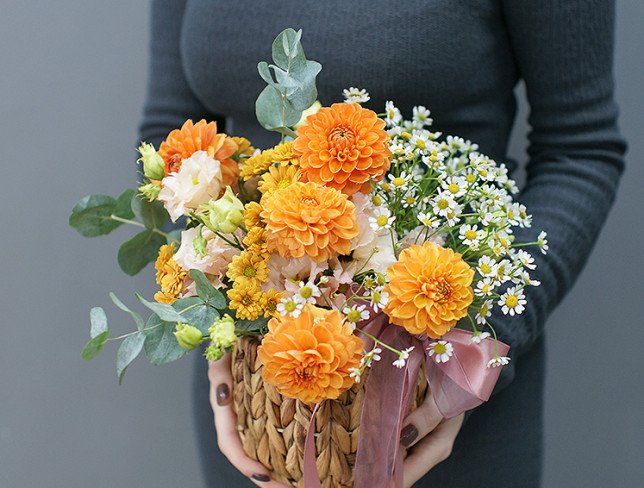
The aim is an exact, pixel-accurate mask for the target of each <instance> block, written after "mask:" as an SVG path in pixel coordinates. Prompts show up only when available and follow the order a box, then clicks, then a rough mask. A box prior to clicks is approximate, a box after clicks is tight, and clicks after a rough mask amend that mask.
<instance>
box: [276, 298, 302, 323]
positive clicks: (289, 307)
mask: <svg viewBox="0 0 644 488" xmlns="http://www.w3.org/2000/svg"><path fill="white" fill-rule="evenodd" d="M276 308H277V311H278V312H279V314H280V315H281V316H282V317H286V316H290V317H295V318H297V317H299V316H300V314H301V313H302V309H303V308H304V302H303V301H302V300H301V299H298V297H290V298H289V297H284V298H282V299H281V300H280V302H279V303H278V304H277V307H276Z"/></svg>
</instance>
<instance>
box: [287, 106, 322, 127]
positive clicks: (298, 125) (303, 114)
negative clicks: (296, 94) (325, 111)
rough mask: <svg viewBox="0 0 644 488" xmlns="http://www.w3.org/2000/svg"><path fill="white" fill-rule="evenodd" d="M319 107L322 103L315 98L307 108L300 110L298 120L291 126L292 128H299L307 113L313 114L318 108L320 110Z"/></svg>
mask: <svg viewBox="0 0 644 488" xmlns="http://www.w3.org/2000/svg"><path fill="white" fill-rule="evenodd" d="M320 108H322V104H321V103H320V101H319V100H316V101H315V102H313V105H311V106H310V107H309V108H307V109H306V110H304V111H303V112H302V117H300V120H299V121H298V123H297V124H295V125H294V126H293V128H294V129H299V128H300V127H302V126H303V125H304V124H305V123H306V118H307V117H308V116H309V115H313V114H314V113H316V112H317V111H318V110H320Z"/></svg>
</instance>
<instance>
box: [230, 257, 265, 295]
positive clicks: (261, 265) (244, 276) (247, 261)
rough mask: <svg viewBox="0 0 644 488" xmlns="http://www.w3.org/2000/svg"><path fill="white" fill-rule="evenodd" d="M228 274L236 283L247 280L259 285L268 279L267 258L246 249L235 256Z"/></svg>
mask: <svg viewBox="0 0 644 488" xmlns="http://www.w3.org/2000/svg"><path fill="white" fill-rule="evenodd" d="M226 276H228V278H230V279H231V280H232V281H234V282H235V283H237V282H247V283H249V284H252V285H253V286H256V287H257V286H259V285H261V284H262V283H263V282H264V281H266V280H267V279H268V267H267V266H266V259H264V258H263V257H262V256H260V255H259V254H255V253H253V252H250V251H244V252H242V253H241V254H240V255H238V256H233V261H232V262H231V263H230V265H228V272H227V273H226Z"/></svg>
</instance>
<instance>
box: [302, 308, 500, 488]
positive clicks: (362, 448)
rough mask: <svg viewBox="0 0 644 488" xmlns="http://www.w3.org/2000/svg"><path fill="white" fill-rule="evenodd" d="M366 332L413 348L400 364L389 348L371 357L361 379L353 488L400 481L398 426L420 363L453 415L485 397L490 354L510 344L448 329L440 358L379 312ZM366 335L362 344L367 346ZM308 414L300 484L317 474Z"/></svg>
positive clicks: (309, 484)
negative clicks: (445, 352)
mask: <svg viewBox="0 0 644 488" xmlns="http://www.w3.org/2000/svg"><path fill="white" fill-rule="evenodd" d="M363 330H365V332H368V333H369V334H370V335H372V336H374V337H376V338H378V340H380V341H382V342H384V343H385V344H388V345H390V346H392V347H393V348H395V349H398V350H404V349H409V348H411V347H413V349H412V350H411V351H410V353H409V357H408V359H407V361H406V362H405V366H404V367H403V368H396V367H394V366H392V362H393V361H394V360H395V359H397V356H396V355H395V354H394V353H393V352H391V351H388V350H385V351H383V353H382V354H381V356H382V359H381V360H380V361H378V362H374V363H373V366H372V367H371V368H370V370H369V375H368V377H367V382H366V385H365V398H364V404H363V408H362V415H361V418H360V438H359V440H358V452H357V454H356V464H355V481H354V484H353V486H354V488H373V487H374V486H392V485H393V486H396V487H401V486H402V476H403V473H402V462H403V456H402V447H401V446H400V431H401V428H402V422H403V420H404V418H405V417H406V415H407V413H408V412H409V408H410V407H411V402H412V400H413V395H414V392H415V390H416V384H417V382H418V373H419V371H420V368H421V367H424V368H425V376H426V378H427V383H428V385H429V388H430V390H431V392H432V394H433V396H434V401H435V402H436V406H437V407H438V409H439V411H440V412H441V414H442V415H443V416H444V417H445V418H451V417H455V416H457V415H460V414H461V413H463V412H465V411H466V410H470V409H472V408H475V407H477V406H479V405H481V404H482V403H484V402H486V401H487V400H488V399H489V398H490V395H491V394H492V390H493V389H494V385H495V384H496V382H497V380H498V378H499V374H500V372H501V368H488V367H487V363H488V361H489V360H490V359H492V358H493V357H494V356H497V355H501V356H505V355H507V353H508V351H509V349H510V347H509V346H508V345H507V344H504V343H502V342H500V341H495V340H492V339H489V338H488V339H483V340H482V341H481V342H480V343H479V344H475V343H473V342H472V340H471V338H472V333H471V332H467V331H464V330H460V329H452V330H450V331H449V332H448V333H447V334H445V336H444V337H443V339H444V340H446V341H448V342H449V343H451V344H452V348H453V350H452V356H451V357H450V358H449V360H448V361H446V362H444V363H437V362H435V361H434V360H432V359H431V358H428V357H427V354H426V349H427V348H428V347H429V344H430V342H431V339H428V338H426V337H425V338H422V337H418V336H412V335H411V334H409V333H408V332H407V331H406V330H405V329H403V328H402V327H399V326H397V325H392V324H389V322H388V320H387V317H386V316H385V315H384V314H379V315H378V316H377V317H375V318H374V319H373V320H371V321H369V323H368V324H367V325H366V326H364V327H363ZM371 342H372V341H370V340H369V339H367V338H365V347H366V348H367V349H369V348H370V345H371V344H370V343H371ZM317 407H318V406H317V405H316V407H315V409H314V410H313V413H312V415H311V425H310V426H309V429H308V432H307V436H306V442H305V445H304V486H305V487H306V488H318V487H320V486H321V484H320V479H319V477H318V474H317V470H316V467H315V439H314V433H315V413H316V411H317Z"/></svg>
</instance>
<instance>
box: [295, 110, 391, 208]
mask: <svg viewBox="0 0 644 488" xmlns="http://www.w3.org/2000/svg"><path fill="white" fill-rule="evenodd" d="M384 127H385V122H384V121H383V120H382V119H379V118H378V116H377V115H376V113H375V112H374V111H372V110H369V109H366V108H362V107H361V106H360V105H358V104H357V103H335V104H333V105H331V107H324V108H321V109H320V110H318V111H317V112H316V113H315V114H313V115H309V117H308V118H307V119H306V124H305V125H303V126H302V127H300V128H299V129H298V130H297V139H295V142H294V143H293V153H294V154H295V155H296V156H299V159H300V170H301V171H302V175H303V176H304V181H315V182H317V183H322V184H324V185H326V186H331V187H333V188H337V189H338V190H341V191H342V192H343V193H345V194H347V195H349V196H351V195H353V194H354V193H356V192H358V191H362V192H363V193H369V191H370V189H371V183H372V182H373V181H379V180H381V179H382V178H383V176H384V175H385V173H386V172H387V170H388V169H389V164H390V156H391V152H390V151H389V136H388V135H387V132H385V129H384Z"/></svg>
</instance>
